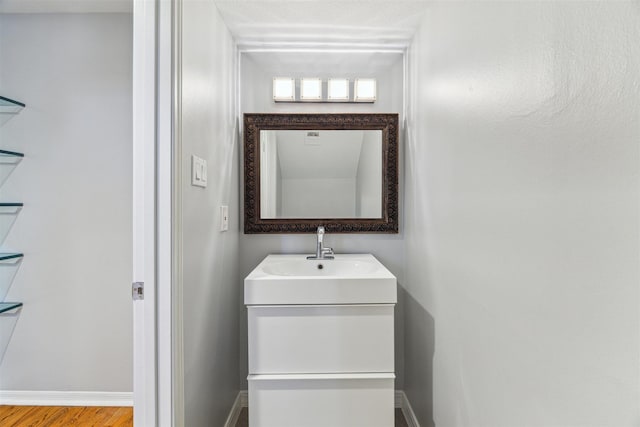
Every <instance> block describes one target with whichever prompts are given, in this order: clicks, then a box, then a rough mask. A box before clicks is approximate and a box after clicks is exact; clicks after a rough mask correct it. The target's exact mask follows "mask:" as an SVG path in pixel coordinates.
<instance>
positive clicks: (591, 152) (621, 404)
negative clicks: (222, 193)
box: [405, 2, 640, 427]
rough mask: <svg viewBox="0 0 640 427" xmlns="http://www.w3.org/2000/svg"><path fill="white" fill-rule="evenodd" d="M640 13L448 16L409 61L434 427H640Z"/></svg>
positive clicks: (416, 228) (426, 30)
mask: <svg viewBox="0 0 640 427" xmlns="http://www.w3.org/2000/svg"><path fill="white" fill-rule="evenodd" d="M638 40H640V4H639V3H638V2H535V3H534V2H527V3H525V2H477V3H476V2H455V3H454V2H451V3H447V2H440V3H435V4H433V7H432V8H431V9H430V11H429V13H428V14H427V16H426V17H425V18H424V22H423V23H422V26H421V29H420V31H419V32H418V33H417V35H416V37H415V39H414V42H413V44H412V46H411V49H410V52H409V76H410V78H409V94H410V102H409V111H408V114H407V117H408V125H407V132H408V139H407V143H406V160H405V161H406V163H405V164H406V176H405V181H406V185H407V186H406V192H405V200H406V201H405V205H406V208H405V212H406V216H405V236H406V240H407V249H406V255H407V258H406V279H405V286H406V289H407V292H408V295H407V299H406V319H405V326H406V330H405V333H406V337H405V343H406V348H405V354H406V359H405V362H406V376H405V378H406V379H405V390H406V392H407V395H408V396H409V399H410V401H411V404H412V405H413V408H414V410H415V412H416V413H417V415H418V418H419V421H420V425H421V426H423V427H424V426H433V425H437V426H447V427H454V426H474V427H481V426H490V427H500V426H504V427H512V426H536V427H539V426H581V427H586V426H616V427H622V426H634V425H638V422H640V413H639V408H638V401H639V398H640V393H639V380H640V377H639V368H640V365H639V364H638V360H640V357H639V356H640V355H639V349H640V342H639V339H640V334H639V332H640V330H639V327H640V323H639V316H638V314H639V304H638V302H639V290H638V282H639V279H640V277H639V271H640V270H639V268H638V267H639V255H640V253H639V239H638V236H639V231H640V229H639V224H638V218H639V214H640V212H639V201H640V200H639V195H640V185H639V182H640V181H639V179H638V178H639V177H640V174H639V171H640V164H639V162H638V160H639V154H640V150H639V144H640V126H639V125H640V83H639V76H640V44H638Z"/></svg>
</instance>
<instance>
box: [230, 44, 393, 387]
mask: <svg viewBox="0 0 640 427" xmlns="http://www.w3.org/2000/svg"><path fill="white" fill-rule="evenodd" d="M240 69H241V77H240V91H241V113H260V112H263V113H276V112H334V113H335V112H362V113H365V112H385V113H389V112H397V113H400V123H402V120H403V118H402V110H403V109H402V105H403V56H402V54H397V53H393V54H391V53H362V54H356V53H353V52H350V53H317V52H316V53H312V54H303V53H289V54H286V53H277V54H276V53H243V54H242V55H241V67H240ZM331 73H340V75H341V76H346V77H355V76H362V77H366V76H372V77H376V78H377V79H378V101H377V102H376V103H375V104H367V105H353V104H342V105H331V104H312V105H306V104H305V105H300V104H275V103H273V101H272V94H271V88H272V78H273V77H274V76H277V75H292V76H298V77H300V76H305V75H307V76H308V75H314V76H318V77H323V78H326V77H328V76H329V75H336V74H331ZM400 152H401V153H402V135H401V140H400ZM400 170H402V165H400ZM400 187H401V188H402V181H401V182H400ZM402 211H403V208H402V197H400V213H401V215H400V234H327V235H325V240H324V241H325V245H327V246H331V247H333V248H334V249H335V250H336V252H337V253H372V254H373V255H374V256H376V257H377V258H378V259H379V260H380V261H381V262H382V263H383V264H384V265H385V266H386V267H387V268H389V270H390V271H391V272H392V273H393V274H395V275H396V277H397V278H398V282H399V289H398V300H399V303H398V305H397V306H396V317H395V320H396V354H395V357H396V375H397V379H396V386H397V388H402V380H403V378H404V374H403V372H404V370H403V369H404V368H403V361H404V356H403V354H402V351H403V349H404V345H403V334H402V330H403V327H402V322H403V320H404V316H403V314H402V310H403V308H402V304H403V300H404V296H403V295H404V291H403V289H402V284H403V274H402V273H403V268H404V236H405V233H404V231H403V230H404V224H403V221H402ZM315 245H316V236H315V234H305V235H299V234H270V235H269V234H242V235H241V239H240V251H241V253H242V259H241V260H240V279H241V280H242V279H244V277H246V276H247V275H248V274H249V272H251V270H252V269H253V268H254V267H255V266H256V265H258V263H259V262H260V261H261V260H262V259H263V258H264V257H265V256H267V255H268V254H270V253H309V254H310V253H312V252H313V251H314V250H315ZM239 286H242V282H241V281H240V282H239ZM241 304H242V303H241ZM246 328H247V326H246V311H244V312H243V314H242V315H241V335H240V344H241V354H240V356H241V360H240V369H241V371H240V380H241V381H242V386H241V387H242V388H245V389H246V387H247V386H246V377H247V329H246Z"/></svg>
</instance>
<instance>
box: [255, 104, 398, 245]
mask: <svg viewBox="0 0 640 427" xmlns="http://www.w3.org/2000/svg"><path fill="white" fill-rule="evenodd" d="M309 129H313V130H316V129H317V130H348V129H352V130H381V131H382V168H383V169H382V181H383V182H382V218H373V219H371V218H335V219H331V218H316V219H314V218H304V219H302V218H277V219H272V218H269V219H265V218H260V131H262V130H309ZM243 132H244V232H245V233H247V234H250V233H312V232H313V233H314V232H315V231H316V229H317V228H318V226H320V225H322V226H324V227H325V229H326V231H327V233H397V232H398V132H399V131H398V114H395V113H390V114H386V113H385V114H353V113H346V114H295V113H294V114H262V113H251V114H250V113H246V114H245V115H244V128H243Z"/></svg>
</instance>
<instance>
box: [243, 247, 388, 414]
mask: <svg viewBox="0 0 640 427" xmlns="http://www.w3.org/2000/svg"><path fill="white" fill-rule="evenodd" d="M244 286H245V288H244V300H245V304H246V306H247V313H248V332H249V344H248V345H249V376H248V378H247V379H248V382H249V423H250V426H251V427H329V426H330V427H392V426H393V425H394V379H395V374H394V345H393V328H394V326H393V310H394V306H395V304H396V301H397V292H396V278H395V277H394V276H393V274H391V273H390V272H389V270H387V269H386V268H385V267H384V266H383V265H382V264H381V263H380V262H379V261H378V260H377V259H375V258H374V257H373V256H372V255H368V254H365V255H335V259H331V260H308V259H306V256H305V255H269V256H267V257H266V258H265V259H264V260H263V261H262V262H261V263H260V264H259V265H258V266H257V267H256V268H255V269H254V270H253V271H252V272H251V273H250V274H249V275H248V276H247V277H246V278H245V282H244Z"/></svg>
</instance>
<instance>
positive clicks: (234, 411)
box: [224, 390, 420, 427]
mask: <svg viewBox="0 0 640 427" xmlns="http://www.w3.org/2000/svg"><path fill="white" fill-rule="evenodd" d="M393 403H394V405H393V406H394V407H396V408H400V409H402V414H403V415H404V418H405V420H407V425H408V426H409V427H420V424H419V423H418V419H417V418H416V414H415V413H414V412H413V408H411V403H409V399H407V395H406V394H405V393H404V391H402V390H396V392H395V394H394V402H393ZM248 407H249V392H248V391H247V390H240V393H238V397H236V401H235V402H234V403H233V407H232V408H231V412H230V413H229V417H228V418H227V422H226V423H225V425H224V426H225V427H234V426H235V425H236V422H237V421H238V416H239V415H240V411H241V410H242V408H248Z"/></svg>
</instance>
